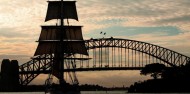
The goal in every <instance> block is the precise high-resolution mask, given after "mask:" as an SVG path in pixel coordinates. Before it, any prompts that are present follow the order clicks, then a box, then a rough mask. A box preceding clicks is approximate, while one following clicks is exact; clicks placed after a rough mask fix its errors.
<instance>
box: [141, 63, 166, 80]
mask: <svg viewBox="0 0 190 94" xmlns="http://www.w3.org/2000/svg"><path fill="white" fill-rule="evenodd" d="M165 68H166V66H165V65H164V64H159V63H153V64H148V65H146V66H145V67H144V68H143V69H142V70H141V73H140V74H141V75H149V74H150V76H151V77H153V78H154V79H157V78H158V77H159V76H160V75H161V74H162V72H163V71H164V70H165Z"/></svg>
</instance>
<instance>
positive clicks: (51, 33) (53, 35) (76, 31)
mask: <svg viewBox="0 0 190 94" xmlns="http://www.w3.org/2000/svg"><path fill="white" fill-rule="evenodd" d="M63 30H64V32H65V35H60V34H59V33H60V31H61V27H60V26H42V31H41V34H40V38H39V40H60V37H61V36H63V39H65V40H83V37H82V29H81V26H64V27H63Z"/></svg>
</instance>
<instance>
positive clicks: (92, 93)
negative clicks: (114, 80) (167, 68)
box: [0, 91, 190, 94]
mask: <svg viewBox="0 0 190 94" xmlns="http://www.w3.org/2000/svg"><path fill="white" fill-rule="evenodd" d="M0 94H45V93H44V92H1V93H0ZM81 94H179V93H127V92H126V91H81ZM180 94H190V93H180Z"/></svg>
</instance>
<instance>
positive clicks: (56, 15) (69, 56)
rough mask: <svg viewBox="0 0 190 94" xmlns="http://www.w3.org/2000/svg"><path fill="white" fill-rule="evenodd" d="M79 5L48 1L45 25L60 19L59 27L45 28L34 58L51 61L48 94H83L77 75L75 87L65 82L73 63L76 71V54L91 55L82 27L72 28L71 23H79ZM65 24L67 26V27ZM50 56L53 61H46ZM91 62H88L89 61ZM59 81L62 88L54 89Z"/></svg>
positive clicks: (47, 83) (72, 74) (50, 26)
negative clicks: (56, 81)
mask: <svg viewBox="0 0 190 94" xmlns="http://www.w3.org/2000/svg"><path fill="white" fill-rule="evenodd" d="M75 3H76V1H63V0H61V1H48V9H47V14H46V18H45V22H48V21H49V20H53V19H57V20H58V21H59V23H58V24H56V25H49V26H47V25H46V26H41V34H40V36H39V40H38V41H37V42H38V46H37V49H36V51H35V53H34V58H35V57H36V58H37V57H38V56H44V57H45V59H48V60H51V62H52V63H51V65H50V66H51V73H50V74H49V76H48V78H47V80H46V81H45V86H46V91H45V92H46V93H51V94H69V93H71V94H80V90H79V89H78V84H79V82H78V80H77V78H76V75H75V72H73V73H71V76H70V78H71V79H72V83H67V82H66V81H65V79H64V69H65V68H66V67H68V66H66V63H69V64H70V65H72V66H69V67H72V68H73V69H74V68H76V62H75V60H84V59H85V58H77V57H76V54H80V55H88V52H87V49H86V47H85V41H84V39H83V35H82V26H73V25H72V26H71V25H69V19H73V20H77V21H78V15H77V10H76V4H75ZM64 20H66V21H67V24H64ZM46 56H49V57H51V58H46ZM85 60H87V59H85ZM53 77H56V78H57V79H58V80H59V85H54V84H53V82H52V80H53Z"/></svg>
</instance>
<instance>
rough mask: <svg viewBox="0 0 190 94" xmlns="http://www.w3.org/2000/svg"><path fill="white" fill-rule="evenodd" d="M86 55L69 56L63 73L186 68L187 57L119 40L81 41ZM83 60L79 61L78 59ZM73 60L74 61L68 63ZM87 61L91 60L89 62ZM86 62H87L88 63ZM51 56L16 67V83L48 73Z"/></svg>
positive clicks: (159, 48)
mask: <svg viewBox="0 0 190 94" xmlns="http://www.w3.org/2000/svg"><path fill="white" fill-rule="evenodd" d="M85 44H86V48H87V49H88V52H89V56H83V55H78V56H75V57H69V58H68V59H67V60H66V61H65V62H66V63H65V66H66V68H65V69H64V70H63V71H64V72H75V71H102V70H140V69H141V68H143V67H144V66H145V65H146V64H151V63H162V64H165V65H166V66H168V67H178V66H181V65H186V64H187V63H189V61H190V57H188V56H185V55H183V54H180V53H178V52H175V51H172V50H169V49H167V48H164V47H160V46H158V45H154V44H150V43H146V42H142V41H136V40H129V39H119V38H112V37H111V38H100V39H90V40H85ZM81 57H82V58H83V59H80V58H81ZM70 58H76V60H74V61H72V60H73V59H70ZM77 58H78V59H77ZM90 58H91V59H90ZM89 59H90V60H89ZM52 61H53V55H42V56H38V57H35V58H32V60H31V61H29V62H27V63H25V64H23V65H20V66H19V76H20V84H22V85H27V84H29V83H30V82H31V81H32V80H33V79H35V78H36V77H37V76H38V75H39V74H41V73H44V74H47V73H50V71H51V68H50V66H51V63H52Z"/></svg>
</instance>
